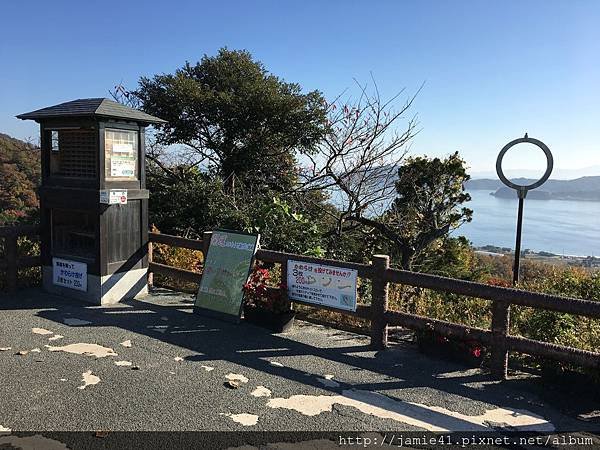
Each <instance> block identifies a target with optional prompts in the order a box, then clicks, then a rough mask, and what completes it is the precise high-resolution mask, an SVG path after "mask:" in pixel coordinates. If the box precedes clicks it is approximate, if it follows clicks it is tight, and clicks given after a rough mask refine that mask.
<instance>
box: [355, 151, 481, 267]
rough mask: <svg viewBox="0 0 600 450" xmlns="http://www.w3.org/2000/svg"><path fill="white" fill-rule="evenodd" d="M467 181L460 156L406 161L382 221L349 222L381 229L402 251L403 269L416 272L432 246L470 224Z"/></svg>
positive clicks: (362, 219) (363, 220)
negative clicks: (467, 206)
mask: <svg viewBox="0 0 600 450" xmlns="http://www.w3.org/2000/svg"><path fill="white" fill-rule="evenodd" d="M468 179H469V175H468V174H467V172H466V168H465V162H464V161H463V160H462V159H461V158H460V156H459V155H458V152H456V153H454V154H452V155H450V156H448V157H447V158H445V159H440V158H427V157H412V158H408V159H406V160H405V162H404V164H403V165H402V166H400V167H399V168H398V179H397V181H396V198H395V199H394V201H393V203H392V205H391V206H390V208H389V209H388V210H387V211H386V212H385V213H384V214H383V215H382V216H381V217H379V218H366V217H361V216H354V217H351V218H350V219H351V220H354V221H356V222H359V223H361V224H363V225H366V226H369V227H371V228H373V229H374V230H377V231H378V232H379V233H380V234H381V236H383V237H384V238H385V239H386V240H388V242H389V243H391V244H392V246H391V248H392V250H393V251H396V252H397V253H399V255H400V266H401V267H402V268H404V269H412V268H413V267H414V265H415V263H417V264H418V263H419V260H420V259H423V257H424V256H425V255H426V252H427V250H430V249H431V248H432V246H433V244H434V243H436V242H437V243H438V244H439V243H442V242H443V239H444V238H447V236H448V234H449V233H450V232H451V231H452V230H454V229H456V228H458V227H459V226H460V225H462V224H463V223H465V222H469V221H471V217H472V214H473V212H472V211H471V210H470V209H468V208H466V207H463V203H465V202H467V201H469V200H470V199H471V197H470V196H469V194H468V193H467V192H465V190H464V183H465V182H466V181H467V180H468ZM449 242H452V241H449ZM442 253H443V252H442Z"/></svg>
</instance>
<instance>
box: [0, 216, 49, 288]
mask: <svg viewBox="0 0 600 450" xmlns="http://www.w3.org/2000/svg"><path fill="white" fill-rule="evenodd" d="M39 232H40V231H39V227H38V226H37V225H19V226H5V227H0V241H3V243H4V258H3V259H0V272H6V288H7V290H8V291H9V292H14V291H15V290H16V289H17V280H18V271H19V269H25V268H28V267H38V266H40V265H41V262H40V257H39V256H21V257H19V255H18V246H17V244H18V240H19V237H21V236H36V235H38V234H39Z"/></svg>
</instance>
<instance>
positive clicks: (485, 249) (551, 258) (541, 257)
mask: <svg viewBox="0 0 600 450" xmlns="http://www.w3.org/2000/svg"><path fill="white" fill-rule="evenodd" d="M473 251H474V252H475V253H476V254H478V255H485V256H491V257H498V258H501V257H504V256H508V257H511V258H513V257H514V251H513V249H512V248H508V247H498V246H495V245H483V246H473ZM521 258H523V259H529V260H534V261H539V262H543V263H547V264H555V265H570V266H575V267H585V268H591V269H600V257H599V256H591V255H587V256H584V255H558V254H556V253H552V252H545V251H539V252H536V251H533V250H530V249H525V250H523V251H521Z"/></svg>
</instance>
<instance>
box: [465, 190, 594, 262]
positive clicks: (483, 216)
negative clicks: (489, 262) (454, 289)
mask: <svg viewBox="0 0 600 450" xmlns="http://www.w3.org/2000/svg"><path fill="white" fill-rule="evenodd" d="M469 193H470V194H471V197H472V200H471V201H470V202H469V203H468V204H467V206H468V207H469V208H471V209H472V210H473V221H472V222H471V223H468V224H465V225H463V226H462V227H460V228H459V229H458V230H457V232H455V234H460V235H464V236H466V237H467V238H468V239H470V240H471V241H472V242H473V244H474V245H475V246H481V245H487V244H491V245H497V246H499V247H510V248H514V246H515V230H516V223H517V206H518V200H517V198H516V197H515V199H506V198H497V197H494V196H492V195H489V191H470V192H469ZM521 248H522V249H526V248H530V249H532V250H535V251H542V250H544V251H548V252H552V253H557V254H565V255H594V256H599V255H600V202H583V201H571V200H528V199H525V208H524V213H523V237H522V243H521Z"/></svg>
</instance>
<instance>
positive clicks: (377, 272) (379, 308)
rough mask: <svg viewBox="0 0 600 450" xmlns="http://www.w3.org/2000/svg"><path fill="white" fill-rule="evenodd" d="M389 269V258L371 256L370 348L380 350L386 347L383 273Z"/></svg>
mask: <svg viewBox="0 0 600 450" xmlns="http://www.w3.org/2000/svg"><path fill="white" fill-rule="evenodd" d="M389 267H390V257H389V256H387V255H373V278H372V280H373V284H372V295H371V297H372V298H371V348H372V349H373V350H382V349H384V348H386V347H387V339H388V333H387V331H388V330H387V321H386V319H385V315H384V314H385V312H386V311H387V307H388V286H389V283H388V282H387V280H386V279H385V273H386V271H387V270H388V269H389Z"/></svg>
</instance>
